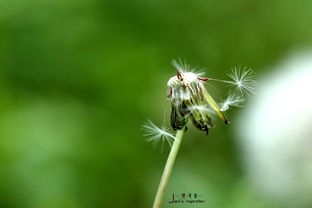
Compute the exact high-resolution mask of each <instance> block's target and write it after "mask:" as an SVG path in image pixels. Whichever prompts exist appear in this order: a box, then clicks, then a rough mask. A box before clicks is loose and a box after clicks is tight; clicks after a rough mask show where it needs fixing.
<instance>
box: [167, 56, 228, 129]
mask: <svg viewBox="0 0 312 208" xmlns="http://www.w3.org/2000/svg"><path fill="white" fill-rule="evenodd" d="M175 65H176V66H177V67H176V68H177V75H176V76H174V77H171V78H170V79H169V81H168V83H167V86H168V87H169V94H168V98H169V99H170V101H171V106H172V111H171V126H172V128H173V129H174V130H180V129H182V128H183V127H184V126H185V125H186V124H187V121H188V120H189V118H190V119H191V120H192V122H193V124H194V126H195V127H197V128H198V129H200V130H202V131H205V132H206V134H208V130H209V128H211V127H213V126H214V125H213V123H212V119H211V115H210V112H209V109H208V108H209V107H210V108H211V109H212V110H213V111H215V113H216V114H217V115H218V116H219V117H220V118H221V119H222V120H223V121H224V122H225V123H226V124H229V122H228V120H227V118H226V117H225V115H224V114H223V112H222V111H221V109H220V108H219V106H218V105H217V104H216V102H215V101H214V99H213V98H212V97H211V96H210V94H209V93H208V91H207V90H206V88H205V86H204V82H205V81H207V80H209V78H205V77H200V75H201V74H198V73H194V72H186V71H184V68H183V67H180V65H178V64H177V63H176V62H175Z"/></svg>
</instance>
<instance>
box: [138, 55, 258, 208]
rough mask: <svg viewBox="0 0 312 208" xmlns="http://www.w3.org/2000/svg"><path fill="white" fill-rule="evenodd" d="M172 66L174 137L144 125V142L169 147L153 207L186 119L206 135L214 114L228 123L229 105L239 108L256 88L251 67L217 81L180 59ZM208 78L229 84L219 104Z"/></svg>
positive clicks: (170, 96) (160, 199)
mask: <svg viewBox="0 0 312 208" xmlns="http://www.w3.org/2000/svg"><path fill="white" fill-rule="evenodd" d="M172 65H173V66H174V67H175V68H176V75H175V76H173V77H171V78H170V79H169V81H168V82H167V86H168V94H167V98H168V100H169V101H170V103H171V115H170V124H171V127H172V129H173V130H174V131H176V135H175V136H173V134H172V133H170V131H169V129H168V128H167V127H165V126H161V127H157V126H156V125H155V124H154V123H152V122H151V121H149V120H148V123H147V124H146V125H143V129H144V131H145V134H144V135H145V136H147V137H148V138H147V139H146V140H147V141H149V142H152V143H153V144H154V145H157V144H158V142H160V141H161V142H162V145H163V143H164V142H165V141H166V142H167V143H168V144H169V145H170V146H171V150H170V153H169V156H168V159H167V162H166V165H165V169H164V172H163V175H162V177H161V180H160V184H159V186H158V190H157V193H156V197H155V200H154V204H153V208H160V207H161V204H162V202H163V198H164V193H165V190H166V187H167V184H168V181H169V177H170V175H171V172H172V168H173V164H174V162H175V159H176V156H177V153H178V150H179V147H180V144H181V141H182V138H183V134H184V132H185V131H186V129H187V124H188V123H189V121H191V122H192V123H193V125H194V126H195V127H196V128H197V129H199V130H201V131H204V132H206V134H208V132H209V129H210V128H212V127H214V124H213V118H212V117H213V115H217V116H218V117H219V118H220V119H221V120H222V121H223V122H224V123H225V124H229V120H228V119H227V117H226V116H225V114H224V112H225V111H227V110H228V109H230V108H231V107H240V106H241V105H242V103H243V102H244V98H243V96H244V95H249V94H251V93H253V91H254V87H255V81H254V75H253V71H252V70H251V69H247V68H244V69H243V70H241V68H233V69H232V72H231V73H230V74H228V75H229V77H230V78H231V79H232V80H219V79H215V78H210V77H209V78H208V77H204V76H203V75H204V73H202V72H197V71H196V70H195V69H192V68H191V67H190V65H188V64H187V63H186V62H183V61H181V60H178V61H176V60H174V61H173V62H172ZM210 80H211V81H220V82H223V83H227V84H230V85H231V86H232V89H231V93H230V94H229V95H228V97H227V98H226V99H225V100H224V101H223V102H222V103H221V105H220V106H219V105H218V104H217V102H216V101H215V100H214V99H213V97H212V96H211V95H210V94H209V92H208V91H207V89H206V87H205V83H206V82H208V81H210Z"/></svg>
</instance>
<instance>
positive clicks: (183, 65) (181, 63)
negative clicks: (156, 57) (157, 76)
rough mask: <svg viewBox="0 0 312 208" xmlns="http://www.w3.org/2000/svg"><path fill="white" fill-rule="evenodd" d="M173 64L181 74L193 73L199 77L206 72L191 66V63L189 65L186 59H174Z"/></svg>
mask: <svg viewBox="0 0 312 208" xmlns="http://www.w3.org/2000/svg"><path fill="white" fill-rule="evenodd" d="M171 64H172V66H173V67H174V68H175V69H176V70H177V71H178V72H179V73H181V74H184V73H192V74H194V75H196V76H197V77H200V76H204V75H205V72H200V71H198V70H197V69H196V68H191V65H189V64H188V63H187V62H186V61H185V60H181V59H177V60H176V59H173V60H172V62H171Z"/></svg>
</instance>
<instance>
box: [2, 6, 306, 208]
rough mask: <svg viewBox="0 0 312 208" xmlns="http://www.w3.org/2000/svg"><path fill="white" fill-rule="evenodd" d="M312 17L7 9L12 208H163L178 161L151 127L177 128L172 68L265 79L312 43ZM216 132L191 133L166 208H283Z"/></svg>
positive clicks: (270, 10) (227, 136) (260, 10)
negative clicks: (165, 176) (172, 205)
mask: <svg viewBox="0 0 312 208" xmlns="http://www.w3.org/2000/svg"><path fill="white" fill-rule="evenodd" d="M311 7H312V2H311V1H308V0H299V1H283V0H273V1H248V0H234V1H217V0H212V1H204V0H201V1H200V0H193V1H186V0H179V1H177V0H176V1H166V0H161V1H156V0H148V1H146V0H135V1H120V0H119V1H118V0H104V1H103V0H54V1H52V0H27V1H25V0H0V179H1V183H0V207H6V208H22V207H23V208H43V207H44V208H50V207H51V208H55V207H64V208H65V207H66V208H87V207H94V208H97V207H98V208H100V207H137V208H139V207H149V206H151V204H152V200H153V196H154V194H155V191H156V188H157V185H158V180H159V177H160V175H161V172H162V167H163V165H164V162H165V158H166V155H167V152H168V149H166V150H165V151H164V152H163V153H162V154H161V153H160V151H159V150H158V149H157V150H154V149H153V148H152V147H151V145H150V144H148V143H145V142H144V140H143V138H142V132H141V130H140V126H141V125H142V124H143V122H144V121H145V120H146V119H147V118H152V119H153V120H156V121H158V123H160V122H162V120H163V114H164V111H166V115H165V116H166V117H168V116H169V109H170V107H169V106H168V105H167V104H166V98H165V95H166V82H167V79H168V78H169V77H170V76H172V75H173V74H174V70H173V68H172V67H171V66H170V61H171V59H173V58H176V57H181V58H186V59H187V60H188V61H189V62H190V63H191V64H193V65H195V66H197V65H198V66H200V67H205V71H206V72H207V74H209V76H212V77H218V78H225V76H226V73H227V72H229V70H230V68H231V67H232V66H237V65H240V64H242V65H248V66H249V67H252V68H254V69H255V71H257V73H258V74H259V75H261V73H262V71H259V70H257V69H258V68H264V67H266V66H268V65H269V64H271V63H273V62H274V61H275V60H276V59H278V58H279V57H281V56H283V55H284V54H285V53H287V52H288V51H289V50H292V49H296V48H298V47H306V46H307V45H308V46H309V45H310V44H311V41H312V27H311V26H310V24H311V17H312V15H311V11H310V8H311ZM216 88H217V87H216ZM214 93H215V94H216V95H221V94H222V93H218V92H216V91H215V92H214ZM237 113H239V110H237V111H236V113H229V117H232V118H233V117H235V114H237ZM217 126H218V127H217V128H215V129H213V130H212V131H211V134H210V135H209V136H207V137H206V136H205V135H204V134H202V132H198V131H194V129H192V128H191V129H190V130H189V132H188V133H187V134H186V139H185V140H184V143H183V144H182V150H181V152H180V153H179V157H178V160H177V164H176V166H175V169H174V173H173V175H172V181H171V182H170V186H169V192H168V195H167V199H166V200H167V201H168V200H170V196H171V195H170V194H169V193H173V192H174V193H177V194H179V193H180V192H186V193H188V192H192V193H193V192H198V193H200V194H202V195H204V197H205V200H206V204H205V206H206V207H218V208H222V207H234V208H236V207H237V208H245V207H246V208H249V207H255V208H257V207H279V206H278V205H277V204H275V203H274V202H272V201H269V200H267V199H264V198H261V196H260V195H258V193H256V192H255V191H254V190H253V189H252V188H251V186H250V185H249V183H248V182H247V181H246V180H245V176H244V172H243V171H242V166H243V164H242V163H241V160H240V154H239V150H238V148H237V143H236V142H235V141H236V138H235V136H234V135H233V131H232V130H231V126H230V127H224V126H223V125H222V123H221V122H219V123H218V122H217ZM167 201H166V205H169V204H167Z"/></svg>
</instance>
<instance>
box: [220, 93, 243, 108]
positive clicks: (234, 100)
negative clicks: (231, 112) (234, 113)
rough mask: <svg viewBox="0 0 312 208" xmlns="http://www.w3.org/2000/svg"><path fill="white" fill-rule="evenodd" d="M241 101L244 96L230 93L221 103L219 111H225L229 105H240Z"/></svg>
mask: <svg viewBox="0 0 312 208" xmlns="http://www.w3.org/2000/svg"><path fill="white" fill-rule="evenodd" d="M243 102H244V98H242V97H241V96H239V95H237V94H231V95H229V96H228V97H227V98H226V99H225V100H224V102H223V103H221V111H227V110H228V109H229V108H230V107H241V106H242V103H243Z"/></svg>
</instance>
